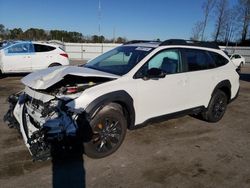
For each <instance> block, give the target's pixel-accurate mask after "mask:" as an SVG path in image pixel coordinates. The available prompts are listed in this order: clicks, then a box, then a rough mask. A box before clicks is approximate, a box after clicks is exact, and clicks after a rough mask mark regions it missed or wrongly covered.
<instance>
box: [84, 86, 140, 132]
mask: <svg viewBox="0 0 250 188" xmlns="http://www.w3.org/2000/svg"><path fill="white" fill-rule="evenodd" d="M109 103H118V104H120V105H121V106H122V108H123V111H124V113H125V118H126V120H127V124H128V128H132V127H133V126H134V124H135V109H134V101H133V99H132V97H131V96H130V95H129V94H128V93H127V92H126V91H124V90H119V91H114V92H110V93H107V94H104V95H102V96H100V97H98V98H96V99H95V100H94V101H92V102H91V103H90V104H89V105H88V106H87V108H86V109H85V112H86V113H87V114H88V115H89V117H92V116H93V115H95V114H96V113H97V112H98V111H99V110H101V109H102V108H103V107H104V106H105V105H107V104H109Z"/></svg>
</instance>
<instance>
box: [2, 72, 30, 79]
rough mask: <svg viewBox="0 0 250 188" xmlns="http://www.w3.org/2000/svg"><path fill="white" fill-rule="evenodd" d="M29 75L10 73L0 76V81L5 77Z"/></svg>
mask: <svg viewBox="0 0 250 188" xmlns="http://www.w3.org/2000/svg"><path fill="white" fill-rule="evenodd" d="M28 74H29V73H12V74H0V79H3V78H7V77H24V76H26V75H28Z"/></svg>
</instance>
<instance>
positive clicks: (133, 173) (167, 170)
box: [0, 64, 250, 188]
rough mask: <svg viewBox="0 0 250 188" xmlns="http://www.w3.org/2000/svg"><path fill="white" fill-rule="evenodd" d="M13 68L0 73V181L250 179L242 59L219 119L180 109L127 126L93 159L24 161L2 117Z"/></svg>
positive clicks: (249, 71)
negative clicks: (234, 92)
mask: <svg viewBox="0 0 250 188" xmlns="http://www.w3.org/2000/svg"><path fill="white" fill-rule="evenodd" d="M21 76H23V75H21ZM21 76H20V75H12V76H8V77H5V78H2V79H0V106H1V107H0V187H52V186H53V185H54V186H55V187H63V186H62V185H64V186H65V187H67V186H68V187H69V186H71V187H82V186H83V185H84V184H85V183H86V187H95V188H96V187H170V188H172V187H173V188H177V187H178V188H182V187H185V188H186V187H187V188H196V187H197V188H198V187H207V188H208V187H210V188H214V187H216V188H218V187H227V188H235V187H240V188H247V187H250V123H249V122H250V115H249V112H250V65H249V64H248V65H247V66H245V67H244V68H243V70H242V74H241V81H240V83H241V90H240V94H239V97H238V98H237V99H236V100H235V101H234V102H233V103H231V104H230V105H229V106H228V109H227V112H226V114H225V116H224V118H223V119H222V120H221V121H220V122H219V123H215V124H210V123H206V122H203V121H201V120H197V119H195V118H192V117H190V116H185V117H182V118H179V119H173V120H169V121H165V122H162V123H158V124H152V125H148V126H147V127H144V128H141V129H138V130H133V131H128V132H127V135H126V138H125V141H124V143H123V144H122V146H121V147H120V149H119V150H118V151H117V152H116V153H115V154H113V155H111V156H109V157H107V158H104V159H98V160H94V159H90V158H88V157H86V156H83V157H80V158H79V157H78V158H74V159H72V160H62V161H55V160H53V161H46V162H32V159H31V157H30V155H29V152H28V150H27V149H26V147H25V146H24V144H23V141H22V138H21V136H20V135H19V134H18V133H17V131H16V130H13V129H9V128H8V127H7V125H6V124H5V123H4V122H3V121H2V119H3V115H4V113H5V112H6V111H7V109H8V104H7V102H6V98H7V97H8V96H9V95H10V94H12V93H14V92H16V91H19V90H20V89H22V88H23V85H22V84H21V83H20V78H21ZM85 180H86V181H85Z"/></svg>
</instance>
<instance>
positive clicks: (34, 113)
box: [4, 77, 108, 160]
mask: <svg viewBox="0 0 250 188" xmlns="http://www.w3.org/2000/svg"><path fill="white" fill-rule="evenodd" d="M89 80H90V79H87V82H86V79H85V83H84V82H83V81H82V80H78V81H77V79H76V78H75V77H74V79H72V78H71V82H69V80H66V79H64V80H63V81H62V82H59V83H57V84H55V85H53V86H52V87H50V88H47V89H46V90H35V89H32V88H30V87H27V86H26V88H25V89H24V91H22V92H19V93H17V94H14V95H11V96H10V97H9V99H8V101H9V104H10V108H9V110H8V112H7V114H6V115H5V117H4V121H5V122H7V123H8V125H9V127H10V128H17V129H18V130H19V132H20V133H21V134H22V136H23V139H24V142H25V144H26V146H27V147H28V149H29V151H30V154H31V155H32V157H33V159H34V160H47V159H49V158H50V157H51V149H52V147H53V144H59V143H63V140H65V139H66V140H69V139H71V138H73V139H74V140H76V139H77V140H78V141H84V139H85V141H86V140H89V139H91V137H92V131H90V130H89V129H88V128H87V130H88V136H87V137H88V138H86V137H85V138H82V133H79V130H81V132H83V129H85V130H84V131H85V132H86V126H89V125H86V124H88V122H89V121H88V118H87V114H85V112H84V110H82V111H79V110H77V111H76V110H75V109H72V108H70V109H69V107H67V103H69V102H72V101H73V100H74V99H76V98H78V97H79V96H80V95H81V93H82V92H83V91H84V90H85V89H87V88H89V87H92V86H94V85H96V84H98V83H100V82H96V81H97V79H95V80H94V81H95V82H93V81H89ZM92 80H93V79H92ZM65 81H66V82H65ZM98 81H99V80H98ZM102 81H104V80H102ZM105 81H108V79H105ZM66 83H74V84H66ZM83 124H84V125H83ZM79 126H84V127H85V128H82V127H79ZM83 134H85V135H86V133H83Z"/></svg>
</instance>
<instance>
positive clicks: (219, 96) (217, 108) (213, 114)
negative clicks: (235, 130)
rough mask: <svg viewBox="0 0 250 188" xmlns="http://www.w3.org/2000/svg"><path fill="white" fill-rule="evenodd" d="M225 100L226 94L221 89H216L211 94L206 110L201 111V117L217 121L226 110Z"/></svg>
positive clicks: (209, 120)
mask: <svg viewBox="0 0 250 188" xmlns="http://www.w3.org/2000/svg"><path fill="white" fill-rule="evenodd" d="M227 102H228V98H227V95H226V94H225V93H224V92H223V91H221V90H217V91H216V92H215V93H214V94H213V96H212V98H211V100H210V103H209V105H208V108H207V110H206V111H205V112H203V113H202V117H203V119H204V120H206V121H208V122H218V121H219V120H220V119H221V118H222V117H223V115H224V113H225V111H226V108H227Z"/></svg>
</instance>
